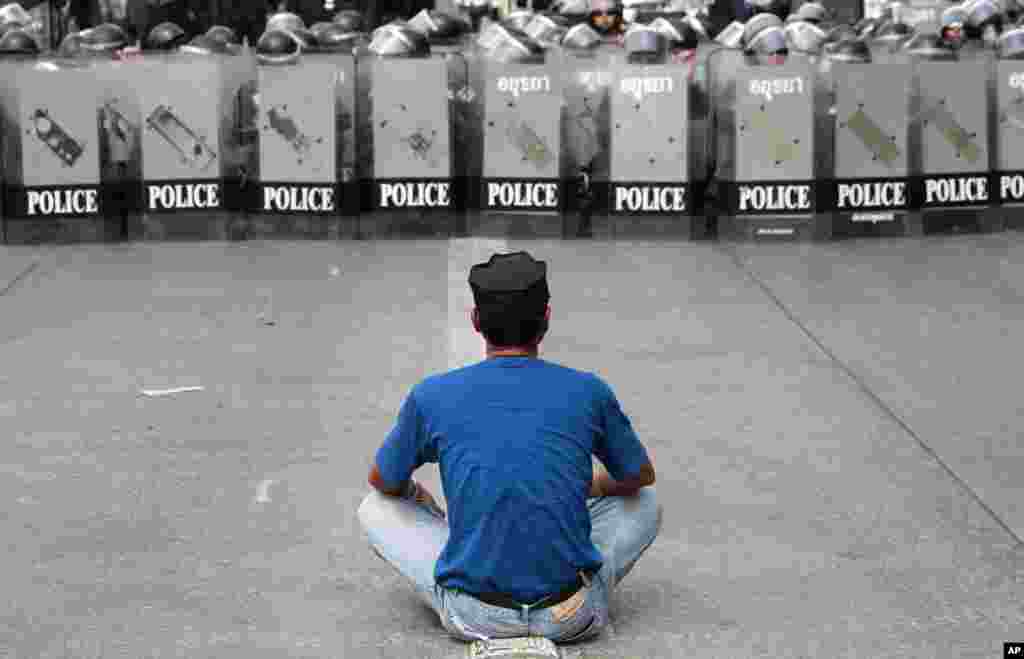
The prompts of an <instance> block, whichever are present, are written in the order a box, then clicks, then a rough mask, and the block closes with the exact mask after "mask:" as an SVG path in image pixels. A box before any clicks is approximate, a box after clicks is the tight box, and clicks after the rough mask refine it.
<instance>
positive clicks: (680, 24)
mask: <svg viewBox="0 0 1024 659" xmlns="http://www.w3.org/2000/svg"><path fill="white" fill-rule="evenodd" d="M651 27H652V28H654V29H655V30H657V31H658V32H660V33H662V34H663V35H665V38H666V39H668V47H669V50H673V51H676V50H694V49H696V48H697V45H698V44H699V42H700V39H699V38H698V36H697V31H696V30H695V29H693V25H691V24H690V23H689V22H688V21H686V20H685V19H679V18H676V19H671V20H670V19H667V18H664V17H661V16H659V17H658V18H656V19H654V20H653V21H651Z"/></svg>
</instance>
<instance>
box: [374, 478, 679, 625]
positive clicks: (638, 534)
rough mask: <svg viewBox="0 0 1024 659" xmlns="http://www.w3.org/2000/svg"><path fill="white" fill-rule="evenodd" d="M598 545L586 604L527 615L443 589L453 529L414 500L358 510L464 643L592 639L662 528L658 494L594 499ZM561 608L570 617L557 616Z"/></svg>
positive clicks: (389, 558)
mask: <svg viewBox="0 0 1024 659" xmlns="http://www.w3.org/2000/svg"><path fill="white" fill-rule="evenodd" d="M587 507H588V508H589V509H590V519H591V527H592V530H591V536H590V537H591V540H592V542H593V543H594V546H595V547H597V549H598V550H599V551H600V552H601V555H602V557H603V558H604V565H603V566H602V568H601V571H600V572H599V573H598V574H597V575H595V577H594V578H593V579H592V580H591V585H590V586H589V587H587V586H585V587H584V589H583V591H581V595H580V599H582V600H583V601H582V604H581V605H580V606H579V608H578V609H576V610H575V611H574V612H573V611H572V609H573V608H575V606H573V605H572V604H569V605H568V606H566V607H551V608H547V609H539V610H531V611H528V612H525V613H524V612H523V611H513V610H511V609H505V608H502V607H497V606H491V605H489V604H484V603H483V602H481V601H479V600H477V599H476V598H474V597H473V596H471V595H469V594H467V593H463V592H459V591H456V590H450V589H447V588H444V587H442V586H439V585H438V584H437V583H436V582H435V581H434V565H435V563H436V562H437V559H438V557H439V556H440V555H441V550H442V549H444V546H445V543H446V542H447V541H448V523H447V522H446V521H445V520H443V519H441V518H440V517H437V516H435V515H433V514H432V513H431V512H429V511H428V510H427V509H426V508H423V507H421V506H419V505H418V504H416V503H413V502H411V501H408V500H404V499H399V498H397V497H389V496H386V495H383V494H380V493H379V492H371V493H370V494H369V495H368V496H367V497H366V498H365V499H364V500H363V503H362V504H361V505H360V506H359V523H360V524H361V525H362V527H363V531H364V532H365V533H366V534H367V535H368V536H369V539H370V545H371V546H372V547H373V549H374V551H375V552H376V553H377V555H378V556H380V557H381V558H383V559H384V560H385V561H386V562H388V563H389V564H390V565H391V566H392V567H393V568H395V569H396V570H397V571H398V572H399V573H400V574H401V575H403V576H404V577H406V578H407V579H409V580H410V581H411V582H412V585H413V587H414V588H415V589H416V594H417V595H419V597H420V599H422V600H423V602H425V603H426V604H427V606H429V607H431V608H432V609H433V610H434V611H436V612H437V614H438V616H440V618H441V624H442V626H444V628H445V630H447V631H448V633H449V634H451V635H452V636H454V637H456V638H458V639H461V640H463V641H474V640H479V639H490V638H512V637H517V636H543V637H546V638H549V639H551V640H552V641H555V642H556V643H571V642H575V641H582V640H587V639H590V638H593V637H595V636H597V635H598V634H600V633H601V631H602V630H603V629H604V627H605V625H606V624H607V623H608V599H609V596H610V594H611V591H612V590H613V589H614V588H615V587H616V586H618V585H619V583H621V582H622V579H623V578H625V576H626V575H627V574H629V572H630V570H632V569H633V566H634V565H635V564H636V561H637V559H639V558H640V556H641V555H642V554H643V553H644V551H646V550H647V548H648V547H650V546H651V544H652V543H653V542H654V539H655V538H656V537H657V535H658V531H660V530H661V518H662V508H661V505H660V504H659V503H657V501H656V499H655V496H654V491H653V488H650V487H646V488H643V489H641V490H640V492H639V493H637V495H636V496H632V497H602V498H598V499H590V500H588V501H587ZM560 608H564V609H567V610H566V611H564V615H558V614H556V612H557V611H559V609H560Z"/></svg>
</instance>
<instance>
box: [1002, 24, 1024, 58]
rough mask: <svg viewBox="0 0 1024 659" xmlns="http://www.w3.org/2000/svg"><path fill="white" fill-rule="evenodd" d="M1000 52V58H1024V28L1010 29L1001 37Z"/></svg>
mask: <svg viewBox="0 0 1024 659" xmlns="http://www.w3.org/2000/svg"><path fill="white" fill-rule="evenodd" d="M998 53H999V58H1000V59H1012V60H1019V59H1024V29H1021V28H1014V29H1012V30H1008V31H1007V32H1006V33H1004V34H1003V36H1002V37H1000V38H999V45H998Z"/></svg>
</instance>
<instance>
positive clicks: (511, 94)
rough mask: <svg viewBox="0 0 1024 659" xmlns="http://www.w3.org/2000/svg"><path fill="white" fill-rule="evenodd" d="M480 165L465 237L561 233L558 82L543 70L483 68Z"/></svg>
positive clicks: (511, 66) (497, 65)
mask: <svg viewBox="0 0 1024 659" xmlns="http://www.w3.org/2000/svg"><path fill="white" fill-rule="evenodd" d="M482 70H483V71H484V76H483V78H482V82H483V84H484V89H483V93H482V96H483V110H484V112H483V126H482V131H481V132H482V137H483V161H482V168H481V178H480V181H479V183H478V184H476V185H475V188H476V189H475V193H476V195H475V199H474V202H475V203H474V204H473V206H472V208H473V209H474V210H476V211H478V213H473V214H472V215H471V216H470V218H469V231H470V233H475V234H486V235H490V234H495V233H496V234H499V235H508V234H513V235H547V236H560V235H561V234H562V219H561V218H562V215H561V214H562V210H563V207H564V203H565V194H564V193H565V189H564V188H565V186H564V184H563V180H562V178H561V173H562V162H561V161H562V153H563V149H562V135H561V132H562V131H561V129H562V100H563V91H562V84H563V80H562V77H561V76H560V75H559V74H558V72H557V70H556V71H552V70H550V69H549V68H548V67H547V66H546V65H544V64H511V63H510V64H504V63H498V62H494V61H486V62H482Z"/></svg>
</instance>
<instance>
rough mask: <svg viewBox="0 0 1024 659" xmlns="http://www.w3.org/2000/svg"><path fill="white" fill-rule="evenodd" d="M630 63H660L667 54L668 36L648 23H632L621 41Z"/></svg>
mask: <svg viewBox="0 0 1024 659" xmlns="http://www.w3.org/2000/svg"><path fill="white" fill-rule="evenodd" d="M623 47H624V48H625V50H626V59H627V60H628V61H629V62H630V63H631V64H660V63H662V62H664V61H665V57H666V55H667V54H668V38H666V37H665V35H664V34H662V33H661V32H658V31H657V30H655V29H654V28H652V27H651V26H650V25H633V26H630V28H629V29H628V30H626V36H625V39H624V41H623Z"/></svg>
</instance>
